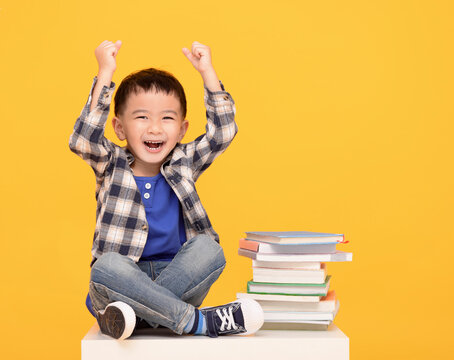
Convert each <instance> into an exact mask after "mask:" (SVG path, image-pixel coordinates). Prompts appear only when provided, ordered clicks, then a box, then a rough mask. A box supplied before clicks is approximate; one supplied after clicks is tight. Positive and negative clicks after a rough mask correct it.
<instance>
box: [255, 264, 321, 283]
mask: <svg viewBox="0 0 454 360" xmlns="http://www.w3.org/2000/svg"><path fill="white" fill-rule="evenodd" d="M252 278H253V281H255V282H272V283H288V284H291V283H298V284H301V283H302V284H323V283H324V282H325V278H326V265H325V264H322V266H321V269H320V270H308V269H273V268H262V267H253V268H252Z"/></svg>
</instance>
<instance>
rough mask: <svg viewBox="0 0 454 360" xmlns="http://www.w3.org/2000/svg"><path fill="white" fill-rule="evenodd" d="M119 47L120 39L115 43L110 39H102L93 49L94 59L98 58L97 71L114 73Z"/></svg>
mask: <svg viewBox="0 0 454 360" xmlns="http://www.w3.org/2000/svg"><path fill="white" fill-rule="evenodd" d="M120 47H121V40H118V41H117V42H116V43H115V44H114V43H113V42H112V41H107V40H104V41H103V42H102V43H101V44H100V45H99V46H98V47H97V48H96V50H95V56H96V60H98V67H99V71H98V72H99V73H103V72H106V73H112V74H113V73H114V72H115V70H116V69H117V62H116V60H115V58H116V56H117V54H118V50H120Z"/></svg>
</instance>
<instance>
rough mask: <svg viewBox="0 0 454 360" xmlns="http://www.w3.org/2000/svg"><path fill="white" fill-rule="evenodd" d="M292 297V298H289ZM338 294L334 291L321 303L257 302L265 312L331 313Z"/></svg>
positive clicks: (321, 300)
mask: <svg viewBox="0 0 454 360" xmlns="http://www.w3.org/2000/svg"><path fill="white" fill-rule="evenodd" d="M289 297H291V296H289ZM336 300H337V299H336V293H335V291H334V290H331V291H329V292H328V295H326V296H324V297H322V298H321V299H320V301H319V302H298V301H275V300H266V299H265V300H257V302H258V303H259V304H260V306H261V307H262V309H263V311H310V312H319V311H321V312H329V311H331V312H332V311H334V310H335V308H336Z"/></svg>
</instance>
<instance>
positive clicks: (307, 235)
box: [246, 231, 344, 244]
mask: <svg viewBox="0 0 454 360" xmlns="http://www.w3.org/2000/svg"><path fill="white" fill-rule="evenodd" d="M246 240H254V241H260V242H265V243H272V244H329V243H342V242H344V235H343V234H331V233H321V232H312V231H251V232H246Z"/></svg>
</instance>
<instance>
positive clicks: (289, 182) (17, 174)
mask: <svg viewBox="0 0 454 360" xmlns="http://www.w3.org/2000/svg"><path fill="white" fill-rule="evenodd" d="M453 16H454V7H453V3H452V2H450V1H378V0H377V1H359V0H358V1H353V0H344V1H318V2H314V1H285V0H283V1H279V2H275V1H249V2H248V1H236V0H234V1H206V0H202V1H194V2H188V1H177V2H175V1H167V2H164V1H159V2H157V1H128V2H124V1H109V2H99V3H98V2H93V1H85V0H84V1H77V2H76V1H74V2H69V1H6V2H5V1H2V2H0V82H1V86H0V99H1V100H0V102H1V103H0V119H1V124H2V125H1V126H2V128H1V135H2V136H1V153H2V154H3V157H2V158H3V161H2V162H3V164H2V176H1V177H0V179H1V191H2V192H1V199H2V207H1V212H2V214H1V217H0V219H1V250H2V260H1V263H0V266H1V268H0V269H1V274H2V277H1V287H0V288H1V307H0V309H1V317H0V329H1V330H0V338H1V350H0V357H1V358H2V359H31V358H34V359H36V358H42V359H79V358H80V341H81V339H82V337H83V336H84V335H85V334H86V332H87V331H88V329H89V328H90V327H91V326H92V325H93V323H94V319H93V317H92V316H91V315H90V314H89V313H88V311H87V309H86V308H85V305H84V301H85V296H86V294H87V291H88V280H89V274H90V268H89V263H90V260H91V254H90V250H91V245H92V238H93V231H94V225H95V211H96V202H95V178H94V174H93V172H92V170H91V169H90V168H89V166H88V165H87V164H86V163H84V162H83V161H82V160H81V159H80V158H78V157H77V156H76V155H75V154H73V153H72V152H71V151H70V150H69V147H68V142H69V136H70V134H71V132H72V130H73V126H74V123H75V121H76V118H77V117H78V116H79V114H80V111H81V110H82V107H83V105H84V104H85V102H86V100H87V97H88V92H89V90H90V86H91V82H92V79H93V77H94V76H95V75H96V73H97V63H96V59H95V56H94V50H95V48H96V47H97V46H98V45H99V44H100V43H101V42H102V41H103V40H110V41H116V40H118V39H120V40H122V41H123V46H122V48H121V50H120V53H119V55H118V57H117V61H118V68H117V72H116V73H115V75H114V82H116V84H117V86H118V85H119V83H120V82H121V80H122V79H123V78H124V77H125V76H126V75H128V74H129V73H131V72H132V71H135V70H138V69H142V68H145V67H158V68H162V69H166V70H168V71H170V72H172V73H173V74H174V75H175V76H176V77H177V78H178V79H179V80H180V81H181V83H182V84H183V86H184V88H185V91H186V94H187V99H188V117H187V118H188V120H189V122H190V126H189V130H188V133H187V135H186V137H185V141H186V142H189V141H191V140H193V139H194V138H195V137H197V136H198V135H200V134H201V133H202V132H203V131H204V125H205V110H204V107H203V83H202V79H201V77H200V75H199V74H198V73H197V72H196V70H194V68H193V67H192V65H191V64H190V63H189V61H188V60H187V59H186V57H185V56H184V55H183V53H182V52H181V48H182V47H190V46H191V44H192V42H193V41H199V42H201V43H202V44H206V45H208V46H210V48H211V50H212V58H213V64H214V67H215V69H216V71H217V73H218V76H219V78H220V79H221V81H222V82H223V83H224V85H225V88H226V90H227V91H228V92H230V94H231V95H232V97H233V99H234V100H235V102H236V107H237V117H236V121H237V123H238V126H239V132H238V135H237V137H236V138H235V141H234V142H233V143H232V145H231V147H230V148H228V149H227V151H226V152H225V153H224V154H223V155H221V157H219V158H218V159H217V161H216V162H215V163H214V164H213V165H212V166H211V167H210V169H209V170H207V172H206V173H205V174H204V175H202V176H201V178H200V180H199V181H198V191H199V194H200V197H201V199H202V202H203V204H204V206H205V208H206V209H207V211H208V213H209V216H210V219H211V220H212V223H213V226H214V228H215V230H216V231H217V232H218V233H219V234H220V238H221V244H222V246H223V248H224V251H225V254H226V257H227V262H228V265H227V267H226V269H225V271H224V273H223V274H222V275H221V277H220V279H219V280H218V281H217V282H216V283H215V285H214V286H213V287H212V290H211V292H210V293H209V295H208V297H207V299H206V301H205V302H204V305H216V304H220V303H223V302H227V301H231V300H233V299H234V298H235V293H236V292H238V291H242V290H244V286H245V284H246V281H247V280H249V279H250V278H251V275H252V272H251V263H250V261H249V260H248V259H246V258H241V257H239V256H238V255H237V247H238V239H239V238H240V237H242V236H243V235H244V232H245V231H265V230H269V231H284V230H309V231H322V232H339V233H344V234H345V236H346V239H347V240H349V241H350V242H349V243H348V244H346V245H342V247H341V249H342V250H346V251H351V252H353V254H354V255H353V262H346V263H338V264H331V263H329V264H328V270H329V273H330V274H331V275H332V276H333V288H334V289H335V290H336V292H337V294H338V297H339V299H340V303H341V308H340V312H339V314H338V316H337V318H336V319H335V323H336V324H337V326H338V327H340V328H341V329H342V331H344V332H345V333H346V334H347V335H348V336H349V337H350V341H351V358H352V359H355V360H356V359H384V358H386V359H427V358H436V359H443V358H448V357H449V355H450V354H451V348H450V335H451V334H452V320H453V317H452V305H451V304H452V295H453V291H452V283H453V280H452V279H453V270H452V254H453V250H454V247H453V241H454V231H453V215H454V212H453V200H454V196H453V195H454V194H453V180H454V179H453V167H452V157H453V152H454V151H453V144H452V138H453V130H454V126H453V115H454V107H453V101H452V99H453V95H454V90H453V80H454V77H453V75H454V74H453V60H454V58H453V42H452V38H453V35H454V31H453V30H454V26H453V24H454V22H453V21H452V19H453ZM111 118H112V116H109V119H108V122H107V126H106V136H107V137H108V138H109V139H111V140H112V141H114V142H116V143H117V144H119V145H124V143H123V142H120V141H119V140H118V139H117V138H116V136H115V134H114V132H113V130H112V125H111ZM450 329H451V330H450ZM152 356H153V354H150V357H152Z"/></svg>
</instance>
